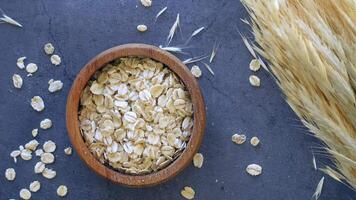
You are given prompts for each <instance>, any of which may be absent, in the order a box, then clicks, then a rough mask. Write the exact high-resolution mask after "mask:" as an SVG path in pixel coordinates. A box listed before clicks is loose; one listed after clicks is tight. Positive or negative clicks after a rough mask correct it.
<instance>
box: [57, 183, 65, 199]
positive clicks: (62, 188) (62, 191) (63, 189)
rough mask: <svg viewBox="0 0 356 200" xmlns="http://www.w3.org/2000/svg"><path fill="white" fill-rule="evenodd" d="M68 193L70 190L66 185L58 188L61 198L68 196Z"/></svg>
mask: <svg viewBox="0 0 356 200" xmlns="http://www.w3.org/2000/svg"><path fill="white" fill-rule="evenodd" d="M67 193H68V188H67V186H65V185H60V186H59V187H58V188H57V195H58V196H60V197H64V196H66V195H67Z"/></svg>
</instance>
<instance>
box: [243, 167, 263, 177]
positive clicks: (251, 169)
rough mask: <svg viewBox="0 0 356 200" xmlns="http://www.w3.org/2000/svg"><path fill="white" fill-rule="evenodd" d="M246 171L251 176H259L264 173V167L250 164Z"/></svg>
mask: <svg viewBox="0 0 356 200" xmlns="http://www.w3.org/2000/svg"><path fill="white" fill-rule="evenodd" d="M246 172H247V173H248V174H250V175H251V176H258V175H260V174H261V173H262V167H261V166H260V165H257V164H250V165H248V166H247V167H246Z"/></svg>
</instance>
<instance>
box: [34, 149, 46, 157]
mask: <svg viewBox="0 0 356 200" xmlns="http://www.w3.org/2000/svg"><path fill="white" fill-rule="evenodd" d="M43 153H44V151H43V150H42V149H37V150H36V151H35V155H36V156H41V155H42V154H43Z"/></svg>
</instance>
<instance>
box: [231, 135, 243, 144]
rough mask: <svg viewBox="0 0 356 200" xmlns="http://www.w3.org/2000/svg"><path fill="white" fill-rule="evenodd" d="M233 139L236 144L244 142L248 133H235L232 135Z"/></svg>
mask: <svg viewBox="0 0 356 200" xmlns="http://www.w3.org/2000/svg"><path fill="white" fill-rule="evenodd" d="M231 141H233V142H234V143H236V144H243V143H244V142H245V141H246V135H243V134H241V135H240V134H234V135H232V136H231Z"/></svg>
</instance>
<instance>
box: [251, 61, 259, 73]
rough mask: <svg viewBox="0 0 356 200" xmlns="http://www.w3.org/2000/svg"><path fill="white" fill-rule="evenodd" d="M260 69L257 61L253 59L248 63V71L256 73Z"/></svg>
mask: <svg viewBox="0 0 356 200" xmlns="http://www.w3.org/2000/svg"><path fill="white" fill-rule="evenodd" d="M260 68H261V64H260V61H259V60H258V59H253V60H251V62H250V70H252V71H254V72H257V71H258V70H259V69H260Z"/></svg>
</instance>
